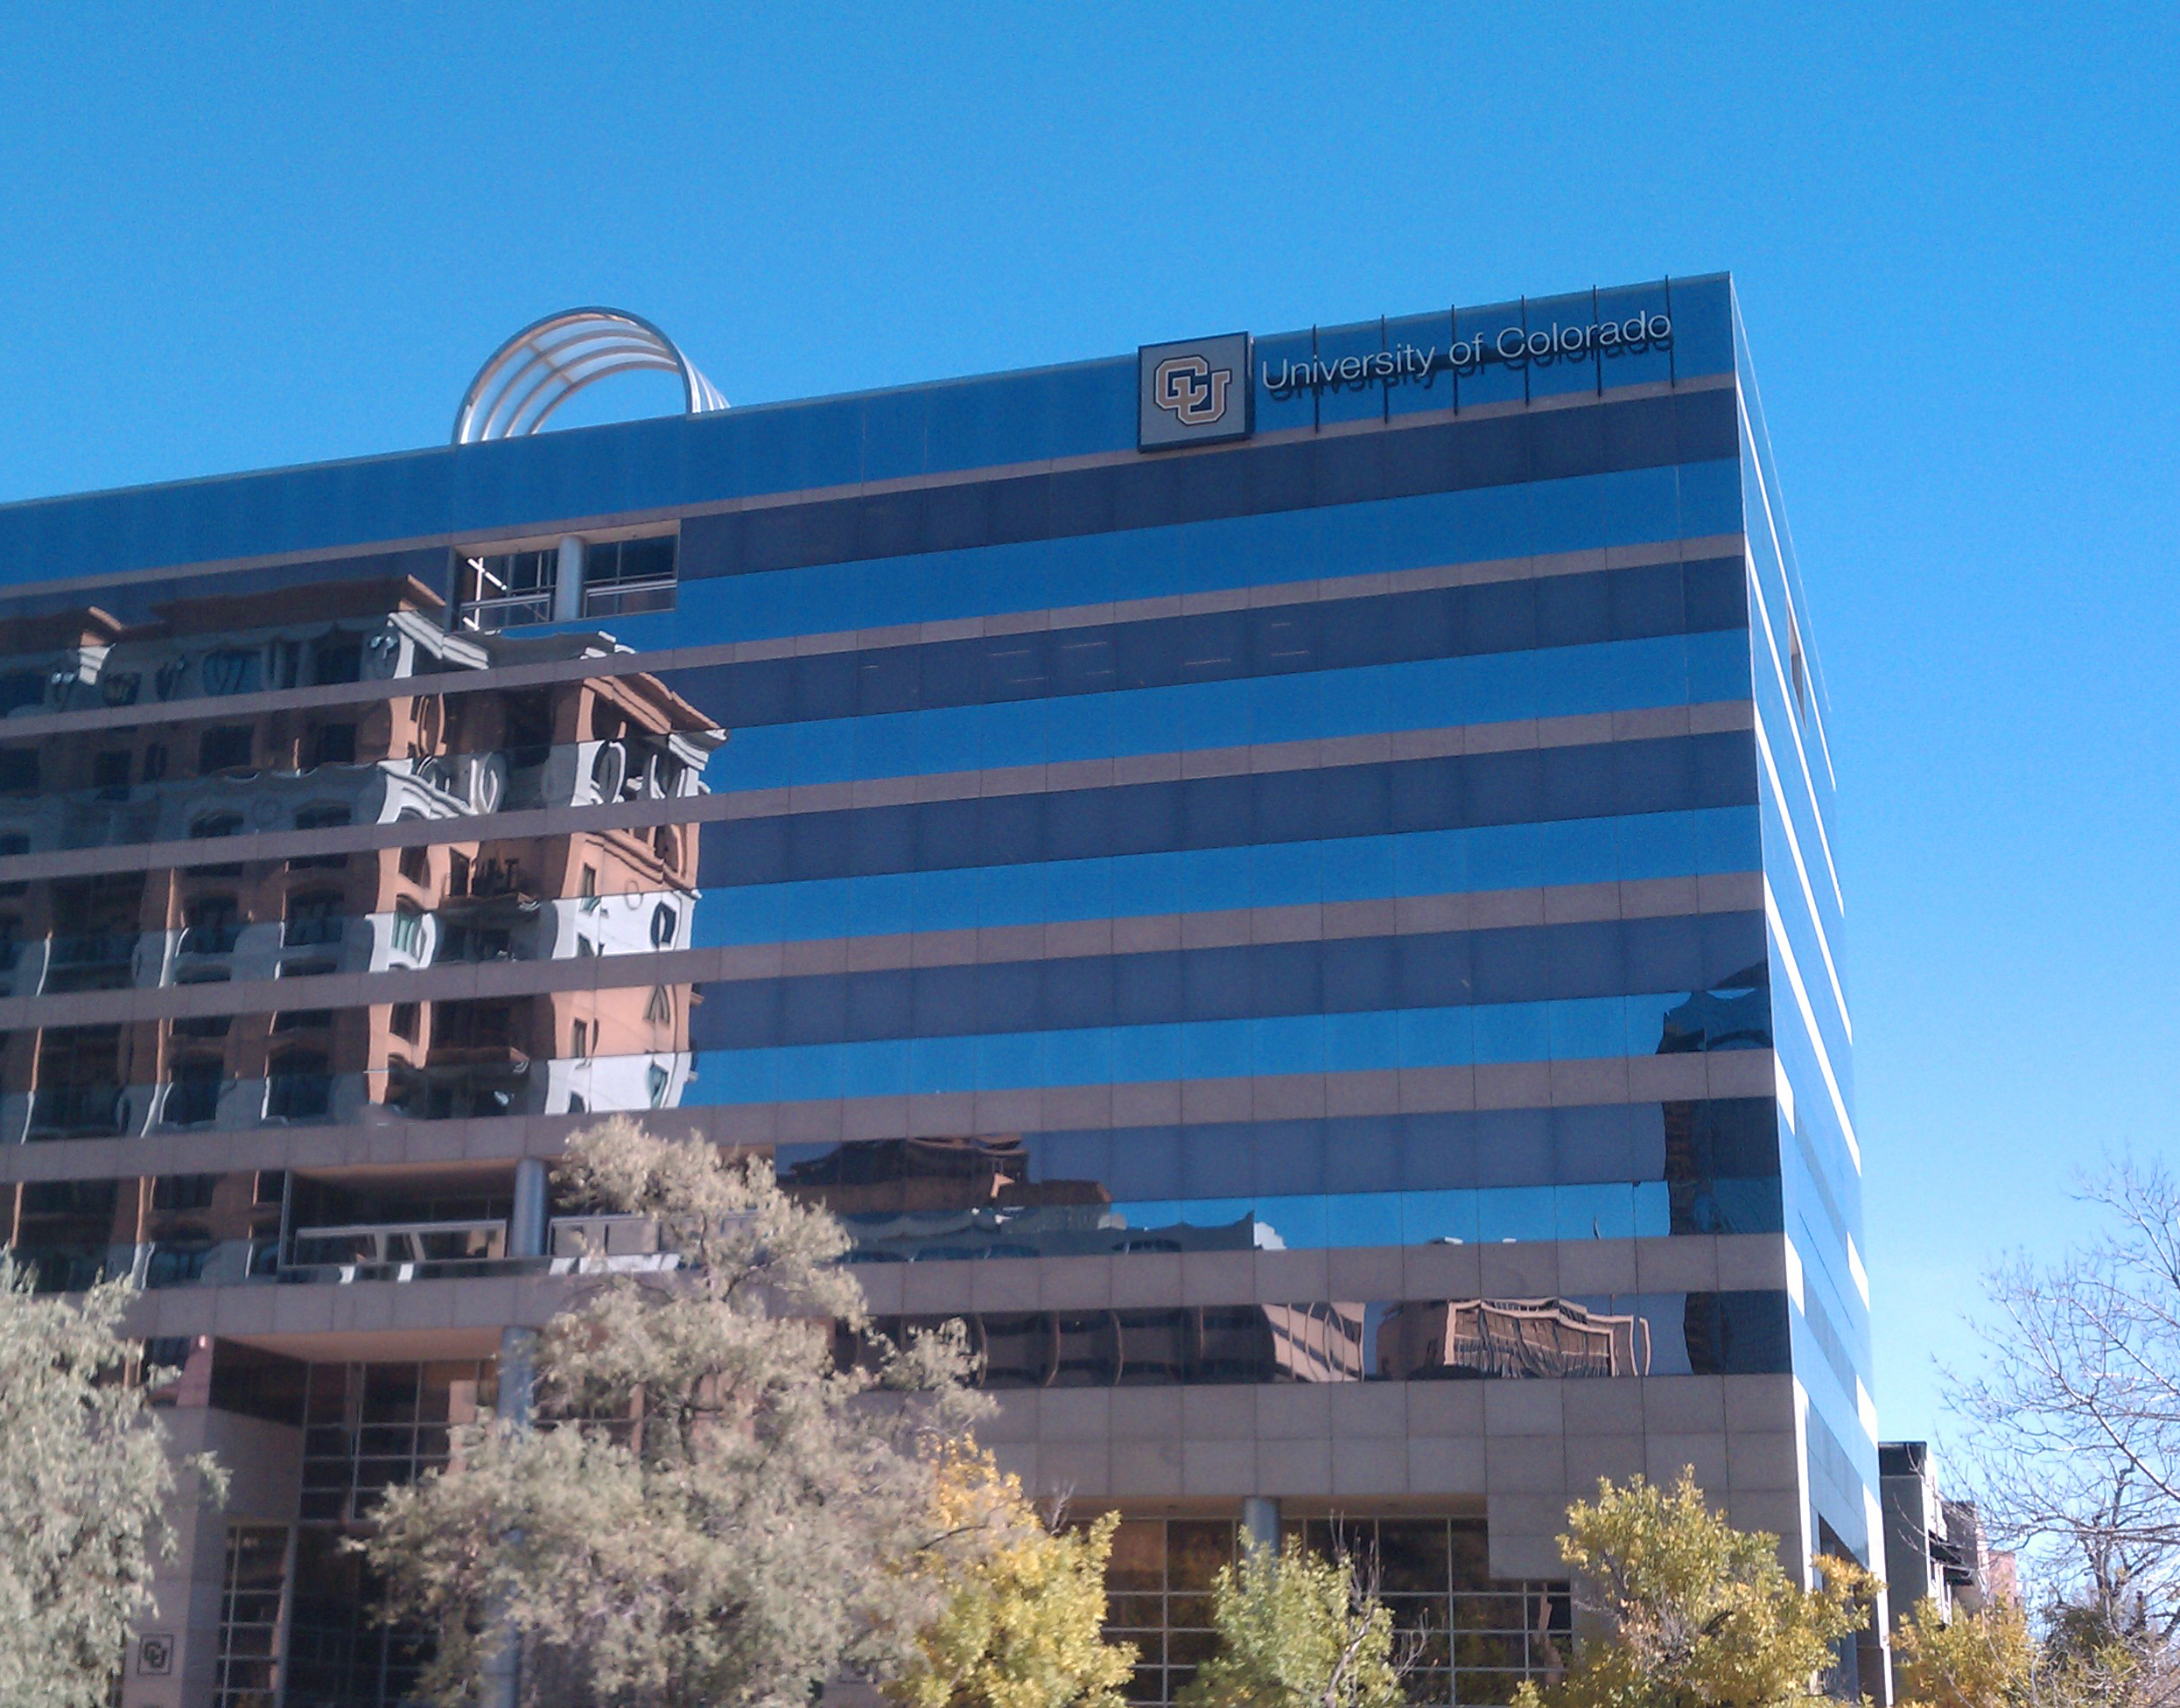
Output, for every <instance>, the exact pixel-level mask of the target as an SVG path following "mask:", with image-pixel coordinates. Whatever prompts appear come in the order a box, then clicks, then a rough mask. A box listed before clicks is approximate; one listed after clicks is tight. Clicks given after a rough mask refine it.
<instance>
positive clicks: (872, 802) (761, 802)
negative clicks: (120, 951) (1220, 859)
mask: <svg viewBox="0 0 2180 1708" xmlns="http://www.w3.org/2000/svg"><path fill="white" fill-rule="evenodd" d="M1755 728H1756V707H1755V703H1754V702H1753V701H1749V700H1721V701H1711V702H1705V703H1703V704H1696V705H1672V706H1657V707H1648V708H1644V709H1642V710H1638V711H1609V712H1586V713H1582V714H1580V715H1578V716H1574V717H1569V718H1514V719H1511V720H1508V721H1505V722H1501V723H1491V724H1462V725H1447V726H1446V727H1443V728H1438V729H1426V730H1400V731H1393V732H1384V733H1379V734H1373V735H1357V736H1338V737H1332V738H1328V739H1323V740H1317V741H1287V742H1279V743H1276V744H1272V745H1267V746H1235V747H1202V748H1188V749H1175V750H1174V751H1172V752H1169V753H1144V754H1133V755H1130V756H1129V757H1127V758H1125V759H1113V760H1070V761H1068V762H1066V763H1064V764H1060V765H1049V766H1045V765H1031V766H1013V767H1007V768H1006V769H1004V770H996V771H957V772H943V773H929V774H921V775H912V776H907V777H879V778H868V779H864V780H860V781H854V782H840V783H815V784H810V785H809V786H807V787H803V788H775V789H751V790H747V791H737V792H734V793H731V794H724V795H692V796H688V797H684V798H682V799H679V800H674V801H642V802H620V803H617V804H615V805H612V806H598V807H572V806H571V807H552V808H533V809H524V810H522V811H520V812H506V813H494V814H489V815H486V814H477V815H473V816H464V817H459V818H433V819H404V820H399V821H396V823H389V824H353V825H342V826H339V827H334V828H328V829H324V830H272V831H260V832H252V833H247V834H243V835H238V836H232V837H200V838H193V839H186V840H182V841H178V842H155V843H137V844H128V845H125V846H122V847H116V848H81V849H67V850H57V851H51V852H41V853H35V854H18V855H14V856H11V857H9V858H0V883H20V882H25V881H31V880H36V879H48V878H70V877H81V876H85V875H88V874H90V873H94V872H139V871H141V872H151V871H159V870H164V869H166V868H170V867H173V868H188V867H193V866H203V865H237V864H247V863H249V862H252V861H275V860H285V859H291V858H297V857H311V856H316V855H326V854H350V853H361V852H365V851H370V850H374V849H382V848H411V847H417V846H423V845H428V844H437V843H478V842H516V841H523V840H527V839H529V838H532V837H566V836H572V835H576V834H578V833H583V832H590V833H597V832H601V831H608V830H637V829H642V830H648V829H650V828H651V827H653V826H655V825H660V824H695V825H704V824H716V823H731V822H733V821H736V820H741V821H747V820H750V819H757V818H778V817H786V816H794V815H797V814H803V813H824V812H838V811H841V810H844V809H856V808H861V807H880V806H897V805H903V804H908V803H911V802H931V801H969V800H981V799H985V798H987V797H992V796H1003V795H1041V794H1056V793H1063V792H1066V791H1069V790H1074V789H1089V788H1124V787H1126V786H1128V785H1130V784H1136V783H1159V782H1174V781H1181V780H1184V779H1188V778H1193V777H1230V776H1244V775H1250V774H1256V773H1259V772H1295V771H1316V770H1331V769H1336V768H1339V767H1346V766H1359V765H1384V764H1390V763H1396V762H1398V761H1400V760H1429V759H1457V758H1462V757H1464V756H1467V755H1473V754H1483V753H1533V752H1537V751H1540V750H1543V749H1546V748H1558V747H1586V746H1598V745H1602V744H1604V743H1609V742H1619V741H1654V740H1662V739H1670V738H1672V737H1674V736H1688V735H1714V734H1725V733H1729V732H1736V731H1743V730H1746V731H1751V732H1753V731H1754V730H1755Z"/></svg>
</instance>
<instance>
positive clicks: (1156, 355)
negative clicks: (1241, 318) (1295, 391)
mask: <svg viewBox="0 0 2180 1708" xmlns="http://www.w3.org/2000/svg"><path fill="white" fill-rule="evenodd" d="M1249 361H1250V346H1249V334H1248V333H1247V332H1229V333H1226V334H1225V335H1224V336H1223V337H1219V338H1190V339H1182V340H1181V342H1179V343H1177V344H1146V345H1145V346H1143V347H1142V348H1141V350H1139V352H1138V353H1137V356H1136V368H1137V381H1138V386H1139V391H1140V397H1139V402H1138V404H1137V408H1136V447H1137V449H1139V450H1141V451H1164V450H1167V449H1168V448H1169V447H1171V446H1174V445H1180V444H1216V443H1217V442H1218V441H1220V440H1222V439H1240V438H1247V437H1249V435H1250V433H1251V431H1253V430H1254V429H1255V426H1256V419H1255V417H1256V410H1255V408H1254V407H1253V406H1254V404H1255V402H1256V388H1254V387H1253V386H1252V385H1251V383H1250V372H1249Z"/></svg>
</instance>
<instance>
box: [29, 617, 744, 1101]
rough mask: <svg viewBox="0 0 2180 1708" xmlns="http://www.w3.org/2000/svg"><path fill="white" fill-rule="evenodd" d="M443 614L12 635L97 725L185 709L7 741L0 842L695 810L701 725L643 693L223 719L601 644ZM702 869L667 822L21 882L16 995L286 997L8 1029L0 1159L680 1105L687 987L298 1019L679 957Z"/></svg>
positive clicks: (641, 681)
mask: <svg viewBox="0 0 2180 1708" xmlns="http://www.w3.org/2000/svg"><path fill="white" fill-rule="evenodd" d="M439 607H440V601H439V600H438V598H436V597H435V596H434V595H432V594H431V592H430V591H428V590H427V589H425V588H424V587H423V586H421V585H420V584H417V583H416V582H415V581H413V580H406V579H403V580H392V581H381V582H372V581H361V582H345V583H333V584H320V585H307V584H306V585H303V586H298V587H293V588H290V589H287V590H284V591H283V592H281V593H279V594H277V595H270V596H268V595H251V596H242V597H237V598H189V599H178V600H172V601H170V602H167V603H165V604H163V605H160V606H156V607H155V610H156V612H157V613H158V614H157V617H156V620H153V621H151V622H148V623H144V624H140V625H136V626H126V625H123V624H121V623H119V622H118V621H116V620H114V619H112V618H110V617H108V616H106V615H105V614H104V613H101V612H98V611H95V610H89V611H86V612H84V613H79V614H77V615H74V616H71V617H68V618H67V620H58V619H56V620H48V621H46V622H45V623H43V624H41V625H40V626H39V627H38V628H37V629H36V630H35V631H34V632H33V633H32V634H31V635H30V636H29V637H28V638H29V639H30V640H32V641H33V642H42V643H45V650H46V660H45V665H46V668H45V669H44V671H43V675H44V676H46V678H47V679H49V680H52V679H60V678H66V679H67V681H68V683H70V684H71V688H70V692H71V694H72V695H74V696H75V697H96V698H97V699H98V700H99V701H100V702H101V703H102V704H131V703H133V702H134V701H136V700H137V699H138V698H140V697H144V696H145V695H146V694H157V695H158V696H159V697H161V698H162V699H172V700H173V701H174V702H175V713H176V716H175V718H173V719H172V721H160V722H157V723H150V724H144V725H135V726H132V727H128V728H124V729H122V730H120V731H118V732H115V733H111V734H109V733H106V732H95V733H90V734H87V735H86V736H85V737H83V738H80V739H75V740H72V741H67V742H52V743H47V744H45V745H43V746H42V747H41V748H38V749H29V748H11V749H5V750H0V751H5V752H6V753H11V754H14V755H18V756H20V755H24V754H27V755H28V756H29V757H28V759H27V760H24V759H21V758H20V757H18V759H17V760H15V761H14V762H13V770H12V771H11V773H10V774H9V775H10V776H11V781H13V782H14V783H15V784H17V785H18V787H17V788H15V789H13V790H12V791H11V792H10V793H9V794H7V795H0V834H5V833H10V832H11V834H12V836H13V837H14V839H15V840H14V842H13V844H11V845H14V846H18V847H21V848H24V849H25V850H27V851H38V850H40V849H46V848H70V847H86V848H93V847H96V848H105V847H113V846H116V845H121V846H126V845H129V844H142V843H159V842H169V841H200V842H201V841H205V840H211V839H218V838H225V837H233V836H240V835H243V834H247V833H250V832H259V831H267V830H336V829H340V828H346V827H352V826H357V825H370V824H388V823H404V822H415V821H419V820H421V821H427V822H432V823H443V822H445V821H447V820H456V819H463V818H477V819H479V820H480V821H482V820H486V819H488V818H489V817H491V816H494V815H497V814H503V813H511V812H517V811H522V810H528V809H554V808H564V807H571V806H582V805H587V804H592V803H613V802H624V801H641V800H668V799H674V798H678V797H680V796H682V795H687V794H689V793H691V792H694V791H696V790H697V789H699V788H701V783H700V781H699V780H700V777H701V773H702V769H703V765H704V760H705V757H706V756H707V754H708V753H710V751H711V748H712V747H713V746H716V745H717V742H718V736H717V734H716V732H713V731H711V729H710V728H709V727H708V726H707V725H706V724H705V722H704V719H703V718H700V717H699V716H698V715H697V712H696V711H695V710H694V708H692V707H690V706H689V705H687V704H685V703H683V702H682V701H680V700H679V699H677V698H676V697H675V696H674V695H672V694H671V693H669V691H667V690H665V689H663V688H662V687H661V686H660V685H659V684H658V683H657V682H656V681H655V679H654V678H651V677H648V676H640V675H617V676H599V677H596V678H585V677H577V678H574V679H572V680H566V681H563V682H559V683H554V684H551V685H549V686H541V687H536V688H529V689H522V690H507V691H492V692H483V693H479V692H467V693H462V694H457V695H447V694H444V693H438V692H432V693H424V692H410V693H401V694H393V695H389V696H386V697H382V698H378V699H375V700H373V701H371V702H369V703H368V704H363V705H361V706H359V707H354V708H352V709H344V710H338V711H332V712H328V711H322V710H319V709H317V708H314V707H312V706H309V705H307V704H306V705H303V706H298V707H296V708H294V709H292V710H286V711H277V712H270V713H260V714H258V715H257V716H256V717H254V718H247V719H237V718H221V717H220V716H219V715H218V712H217V710H216V706H217V703H218V701H220V700H221V699H222V698H225V697H232V696H237V695H248V694H251V693H254V692H256V691H259V690H264V689H268V688H279V687H295V688H312V687H321V686H326V685H329V684H337V683H350V682H356V681H359V680H367V679H387V680H395V681H403V682H410V681H413V682H414V683H415V684H416V686H417V688H419V689H421V688H424V687H426V686H429V685H432V683H431V679H432V678H433V677H435V676H444V675H445V674H447V673H449V672H455V671H468V670H480V669H508V668H509V667H514V666H520V665H522V664H525V663H532V662H544V661H548V660H555V659H561V658H567V657H571V656H572V657H580V656H583V655H585V652H586V651H588V652H595V651H597V649H598V648H599V641H597V640H596V639H595V638H587V639H586V638H585V637H583V636H580V635H572V636H560V637H553V638H551V639H548V640H542V641H541V640H523V639H519V638H513V637H507V636H500V635H486V636H475V635H466V634H449V633H448V632H447V631H446V630H445V628H444V627H443V626H442V620H441V613H440V608H439ZM329 622H330V623H331V625H332V627H328V623H329ZM192 690H194V691H192ZM695 858H696V838H695V835H694V833H693V830H685V829H683V828H680V827H676V826H674V825H671V824H661V825H655V826H648V827H647V826H639V827H635V828H632V829H628V830H588V831H578V832H562V833H558V834H550V835H534V836H528V837H479V838H475V839H464V840H438V841H433V842H431V843H419V844H410V845H408V846H392V847H382V848H373V849H368V850H363V851H352V852H338V853H299V854H295V855H291V856H290V857H289V858H285V859H283V860H270V861H265V860H256V861H238V862H235V863H232V864H228V863H212V864H207V865H196V866H193V867H170V868H167V869H165V870H163V871H162V870H158V869H153V870H151V871H142V870H139V871H133V872H131V871H123V872H112V873H106V874H99V875H95V876H88V877H83V878H62V879H52V880H49V881H46V882H44V883H40V884H35V885H24V886H11V888H14V889H15V891H16V893H15V894H13V895H12V896H11V897H8V898H7V899H6V900H0V945H4V949H0V956H4V959H5V961H6V963H8V964H7V965H6V966H5V968H4V970H0V980H4V981H5V983H6V986H7V991H8V994H11V995H14V996H18V997H35V996H39V995H57V994H62V993H81V992H92V991H120V990H125V989H131V988H158V987H173V986H204V985H212V984H222V985H235V984H256V983H260V982H263V981H272V980H277V981H281V983H280V984H278V985H277V987H276V989H277V992H278V996H279V1002H278V1005H277V1007H276V1006H272V1005H267V1012H261V1013H257V1014H255V1015H250V1016H230V1015H224V1014H222V1015H211V1014H207V1015H206V1016H204V1017H201V1018H200V1017H196V1016H185V1017H177V1018H174V1019H169V1020H167V1021H165V1022H164V1023H160V1022H144V1021H130V1020H116V1021H109V1022H105V1023H97V1024H90V1025H81V1026H66V1025H63V1026H46V1027H41V1028H39V1029H37V1030H35V1031H33V1032H20V1031H18V1032H17V1033H14V1034H13V1036H12V1037H11V1040H10V1042H9V1044H8V1046H7V1047H6V1050H5V1054H4V1058H0V1059H4V1077H0V1087H4V1094H0V1124H4V1125H5V1127H6V1130H7V1132H8V1135H9V1136H10V1137H15V1138H25V1137H27V1138H70V1137H102V1136H104V1137H110V1136H120V1135H124V1134H131V1133H142V1132H152V1131H162V1130H168V1129H196V1128H203V1127H211V1128H214V1129H234V1128H237V1127H249V1126H255V1125H257V1124H263V1123H266V1122H298V1121H317V1120H324V1119H327V1118H332V1119H335V1120H346V1121H354V1120H360V1119H365V1118H368V1117H369V1115H370V1112H371V1111H372V1110H375V1109H386V1110H397V1111H400V1112H401V1113H403V1114H404V1115H406V1116H410V1117H424V1118H447V1117H473V1116H477V1115H502V1114H519V1113H525V1112H541V1113H542V1112H545V1111H548V1110H560V1111H569V1110H573V1111H577V1112H580V1111H583V1110H608V1109H642V1108H660V1107H665V1106H669V1105H671V1104H673V1103H676V1102H677V1101H678V1100H679V1096H680V1092H681V1089H682V1087H683V1084H684V1083H685V1082H686V1080H687V1077H688V1074H689V1071H690V1069H689V1047H688V1023H689V997H688V993H687V992H686V991H675V990H672V989H669V988H668V987H666V986H662V985H661V986H641V987H638V986H627V987H620V988H613V989H606V990H599V989H584V988H581V987H579V986H577V987H571V988H566V989H557V990H552V991H542V992H537V993H535V994H529V995H521V996H508V997H505V998H494V997H486V996H481V995H480V996H473V997H465V998H452V999H448V1000H441V1001H437V1002H428V1001H417V1002H407V1003H389V1004H382V1005H372V1006H369V1007H354V1006H347V1005H336V1004H335V1003H334V1002H333V1001H330V1000H327V1001H324V1002H322V1003H321V1002H320V1001H319V1000H317V999H315V998H316V996H317V994H318V993H319V992H322V991H325V990H326V989H327V988H328V987H327V986H326V985H324V984H319V981H333V980H338V979H340V978H341V977H344V976H346V975H351V974H354V973H361V972H371V971H381V970H399V969H403V968H417V969H422V968H427V967H434V966H449V965H466V966H486V965H492V964H496V963H504V962H519V961H563V960H578V959H584V958H588V957H592V956H614V955H627V954H636V953H642V954H649V953H653V952H655V951H658V950H661V949H680V948H684V947H686V945H687V944H688V942H689V940H690V927H691V924H692V922H693V914H694V905H695V904H694V880H695ZM288 981H295V983H293V984H290V983H288ZM333 988H338V987H333ZM288 991H294V993H295V995H294V997H293V998H292V999H290V998H288V996H287V993H288ZM533 1064H535V1067H533Z"/></svg>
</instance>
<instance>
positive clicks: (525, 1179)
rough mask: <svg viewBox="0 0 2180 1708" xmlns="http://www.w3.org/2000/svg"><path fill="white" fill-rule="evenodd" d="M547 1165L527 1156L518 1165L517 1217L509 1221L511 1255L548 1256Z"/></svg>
mask: <svg viewBox="0 0 2180 1708" xmlns="http://www.w3.org/2000/svg"><path fill="white" fill-rule="evenodd" d="M545 1184H546V1183H545V1165H544V1164H543V1162H541V1161H539V1160H538V1159H536V1157H524V1158H523V1159H522V1160H521V1161H520V1162H518V1163H516V1164H515V1214H514V1215H511V1216H509V1217H508V1257H543V1256H544V1255H545V1209H546V1197H547V1194H546V1190H545Z"/></svg>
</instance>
